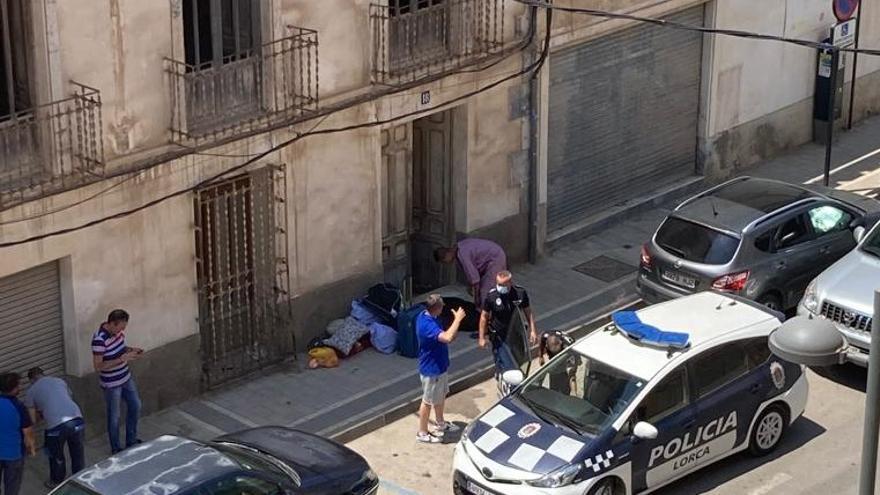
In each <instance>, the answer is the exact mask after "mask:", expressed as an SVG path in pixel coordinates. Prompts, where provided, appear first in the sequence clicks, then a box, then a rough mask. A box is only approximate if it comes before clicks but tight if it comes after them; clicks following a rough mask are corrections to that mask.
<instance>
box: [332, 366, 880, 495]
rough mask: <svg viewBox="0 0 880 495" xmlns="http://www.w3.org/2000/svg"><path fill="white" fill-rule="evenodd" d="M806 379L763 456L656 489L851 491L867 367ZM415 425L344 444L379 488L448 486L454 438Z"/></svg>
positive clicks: (409, 491)
mask: <svg viewBox="0 0 880 495" xmlns="http://www.w3.org/2000/svg"><path fill="white" fill-rule="evenodd" d="M453 366H454V363H453ZM808 379H809V382H810V396H809V403H808V405H807V410H806V413H805V415H804V416H803V417H802V418H800V419H799V420H798V421H797V422H795V424H794V425H792V427H791V428H790V429H789V430H788V432H787V435H786V438H785V439H784V441H783V444H782V445H781V446H780V448H779V450H778V451H776V452H775V453H774V454H772V455H770V456H768V457H764V458H753V457H750V456H749V455H747V454H741V455H737V456H733V457H730V458H727V459H725V460H722V461H720V462H719V463H717V464H714V465H712V466H709V467H707V468H705V469H703V470H701V471H698V472H696V473H693V474H691V475H690V476H689V477H686V478H684V479H682V480H680V481H679V482H677V483H675V484H673V485H670V486H668V487H666V488H664V489H663V490H661V491H659V492H655V493H659V494H662V495H672V494H702V493H708V494H737V495H739V494H743V495H764V494H771V493H772V494H774V495H777V494H778V495H787V494H791V495H828V494H833V495H842V494H849V493H856V491H857V487H858V473H859V456H860V455H861V433H862V421H863V410H864V397H865V395H864V387H865V371H864V370H863V369H860V368H857V367H855V366H844V367H839V368H833V369H824V370H811V371H810V372H809V376H808ZM494 387H495V385H494V383H493V382H491V381H490V382H484V383H481V384H480V385H477V386H475V387H473V388H471V389H469V390H466V391H464V392H461V393H459V394H457V395H455V396H453V397H451V398H450V399H449V400H448V402H447V411H448V418H447V420H452V421H455V422H456V423H458V424H460V425H464V424H466V423H467V422H469V421H471V420H473V419H474V418H475V417H476V416H477V415H478V414H479V413H480V412H481V411H485V410H487V409H488V408H489V407H491V405H492V404H493V403H494V402H495V401H496V395H495V388H494ZM416 428H417V418H416V417H415V416H414V415H413V416H408V417H406V418H403V419H401V420H399V421H397V422H395V423H393V424H390V425H388V426H386V427H384V428H382V429H380V430H377V431H374V432H373V433H371V434H369V435H366V436H364V437H361V438H359V439H357V440H355V441H353V442H351V443H350V444H349V446H350V447H352V448H354V449H355V450H357V451H358V452H360V453H361V454H362V455H364V456H365V457H366V458H367V459H368V460H369V462H370V463H371V464H372V466H373V468H374V469H375V470H376V472H377V473H378V474H379V476H380V478H381V479H382V480H383V483H382V488H381V490H380V492H379V493H380V494H388V495H414V494H418V495H441V494H442V495H448V494H449V493H451V492H452V488H451V487H452V482H451V473H452V452H453V447H454V442H455V441H457V440H458V438H457V437H453V438H450V439H449V441H450V443H446V444H438V445H424V444H419V443H417V442H416V441H415V432H416ZM878 486H880V484H878Z"/></svg>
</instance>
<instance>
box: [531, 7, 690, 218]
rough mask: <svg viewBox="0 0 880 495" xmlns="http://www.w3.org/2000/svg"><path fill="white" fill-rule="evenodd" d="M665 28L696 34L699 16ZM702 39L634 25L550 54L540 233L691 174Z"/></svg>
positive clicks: (681, 16)
mask: <svg viewBox="0 0 880 495" xmlns="http://www.w3.org/2000/svg"><path fill="white" fill-rule="evenodd" d="M667 19H669V20H673V21H677V22H683V23H687V24H692V25H703V7H702V6H700V7H695V8H691V9H688V10H685V11H682V12H680V13H677V14H674V15H671V16H668V17H667ZM701 64H702V35H701V34H699V33H693V32H688V31H681V30H677V29H669V28H660V27H656V26H645V25H642V26H637V27H632V28H628V29H625V30H623V31H620V32H616V33H612V34H609V35H607V36H604V37H602V38H600V39H597V40H595V41H590V42H587V43H584V44H581V45H578V46H575V47H572V48H568V49H564V50H560V51H559V52H556V53H554V54H553V56H552V59H551V67H550V109H549V110H550V111H549V122H548V125H549V141H548V148H549V163H548V186H547V187H548V205H547V206H548V210H547V217H548V218H547V222H548V229H549V230H550V231H551V232H553V231H559V230H561V229H565V228H566V227H570V226H572V225H574V224H576V223H577V222H578V221H581V220H583V219H584V218H586V217H588V216H590V215H594V214H596V213H599V212H601V211H602V210H603V209H605V208H608V207H611V206H614V205H617V204H620V203H623V202H625V201H626V200H629V199H633V198H637V197H639V196H640V195H643V194H645V193H647V192H649V191H651V190H655V189H657V188H659V187H660V186H663V185H665V184H669V183H672V182H674V181H676V180H679V179H681V178H683V177H685V176H687V175H692V174H694V170H695V164H696V147H697V121H698V116H699V101H700V67H701Z"/></svg>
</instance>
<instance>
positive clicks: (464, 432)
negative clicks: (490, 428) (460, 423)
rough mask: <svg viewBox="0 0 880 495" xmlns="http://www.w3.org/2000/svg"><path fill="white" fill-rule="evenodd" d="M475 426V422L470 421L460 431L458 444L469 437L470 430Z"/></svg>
mask: <svg viewBox="0 0 880 495" xmlns="http://www.w3.org/2000/svg"><path fill="white" fill-rule="evenodd" d="M475 424H477V422H476V421H471V422H470V423H468V424H467V426H465V427H464V429H463V430H461V437H460V438H459V439H458V441H459V442H464V441H465V439H466V438H467V437H469V436H470V434H471V430H473V429H474V425H475Z"/></svg>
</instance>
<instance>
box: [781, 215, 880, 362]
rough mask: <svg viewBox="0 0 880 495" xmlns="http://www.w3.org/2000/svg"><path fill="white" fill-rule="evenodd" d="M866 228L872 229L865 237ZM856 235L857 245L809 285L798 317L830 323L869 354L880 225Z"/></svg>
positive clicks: (879, 269) (879, 282)
mask: <svg viewBox="0 0 880 495" xmlns="http://www.w3.org/2000/svg"><path fill="white" fill-rule="evenodd" d="M871 225H873V228H871ZM866 227H867V228H868V229H870V230H868V234H867V235H864V234H865V231H866ZM853 235H854V236H855V238H856V239H857V240H858V241H859V244H858V246H857V247H856V248H855V249H853V250H852V251H851V252H850V253H849V254H847V255H846V256H844V257H843V258H841V259H840V260H838V261H837V262H836V263H834V264H833V265H831V266H830V267H828V269H826V270H825V271H823V272H822V273H821V274H819V276H818V277H816V278H815V279H814V280H813V281H812V282H810V285H809V286H808V287H807V290H806V292H805V293H804V298H803V299H802V300H801V303H800V304H799V305H798V314H799V315H811V314H812V315H819V316H822V317H825V318H827V319H829V320H831V321H832V322H833V323H834V325H835V326H836V327H837V328H838V329H839V330H840V331H841V332H842V333H843V334H844V335H845V336H846V338H847V340H849V342H850V343H851V344H853V345H854V346H856V347H857V348H859V349H860V350H863V351H865V352H867V351H868V349H869V348H870V347H871V324H872V320H873V317H874V290H875V289H877V288H880V223H877V221H876V219H871V220H870V221H869V222H868V225H866V226H859V227H856V229H855V231H854V233H853Z"/></svg>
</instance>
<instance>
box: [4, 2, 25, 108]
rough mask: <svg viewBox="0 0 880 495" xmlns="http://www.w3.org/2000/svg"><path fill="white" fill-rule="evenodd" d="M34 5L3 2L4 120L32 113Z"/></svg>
mask: <svg viewBox="0 0 880 495" xmlns="http://www.w3.org/2000/svg"><path fill="white" fill-rule="evenodd" d="M29 7H30V1H29V0H0V18H2V19H0V31H2V36H3V46H2V47H0V48H2V49H0V74H2V81H0V83H2V84H0V120H7V119H14V118H15V117H17V116H18V115H19V114H22V113H25V112H28V111H30V109H31V108H32V107H33V97H32V94H31V84H30V60H29V59H30V56H29V55H30V54H29V53H28V47H29V46H30V29H29V26H30V9H29Z"/></svg>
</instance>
